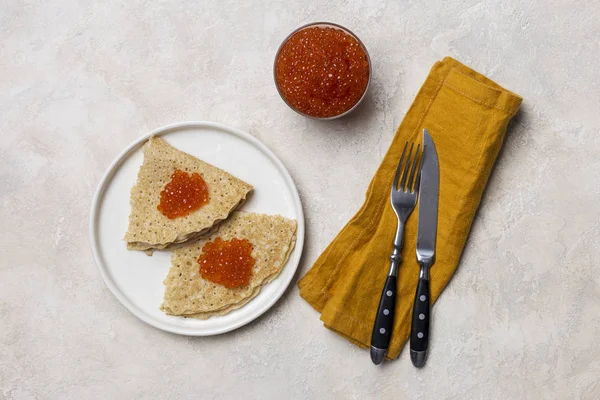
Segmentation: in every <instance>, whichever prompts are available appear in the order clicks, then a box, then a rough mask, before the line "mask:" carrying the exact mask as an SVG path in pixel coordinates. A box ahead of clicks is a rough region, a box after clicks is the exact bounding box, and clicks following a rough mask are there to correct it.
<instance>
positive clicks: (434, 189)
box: [410, 129, 440, 368]
mask: <svg viewBox="0 0 600 400" xmlns="http://www.w3.org/2000/svg"><path fill="white" fill-rule="evenodd" d="M423 146H424V149H423V163H422V169H421V183H420V188H419V230H418V232H417V261H418V262H419V265H420V267H421V272H420V273H419V283H418V285H417V293H416V294H415V302H414V306H413V315H412V325H411V332H410V359H411V361H412V363H413V365H414V366H415V367H417V368H420V367H422V366H423V365H425V359H426V358H427V347H428V344H429V318H430V315H431V310H430V304H431V303H430V298H429V296H430V293H429V268H430V267H431V266H432V265H433V263H434V262H435V238H436V234H437V218H438V198H439V190H440V168H439V161H438V155H437V151H436V149H435V144H434V143H433V139H432V138H431V136H430V135H429V132H428V131H427V129H423Z"/></svg>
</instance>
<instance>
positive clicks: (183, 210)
mask: <svg viewBox="0 0 600 400" xmlns="http://www.w3.org/2000/svg"><path fill="white" fill-rule="evenodd" d="M206 203H208V186H207V185H206V182H205V181H204V179H202V175H200V174H199V173H197V172H194V173H192V174H188V173H187V172H183V171H182V170H179V169H177V170H175V172H174V173H173V175H171V181H170V182H169V183H167V184H166V185H165V188H164V189H163V190H162V191H161V192H160V204H159V205H158V207H156V208H157V209H158V211H160V212H161V213H163V215H164V216H166V217H167V218H169V219H174V218H177V217H184V216H186V215H188V214H189V213H191V212H192V211H196V210H197V209H199V208H200V207H202V206H203V205H204V204H206Z"/></svg>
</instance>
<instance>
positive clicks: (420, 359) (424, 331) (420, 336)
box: [410, 276, 431, 368]
mask: <svg viewBox="0 0 600 400" xmlns="http://www.w3.org/2000/svg"><path fill="white" fill-rule="evenodd" d="M429 304H430V303H429V279H427V278H423V277H422V276H421V277H419V283H418V285H417V293H416V295H415V303H414V306H413V314H412V324H411V330H410V359H411V361H412V363H413V365H414V366H415V367H417V368H421V367H422V366H423V365H425V358H427V347H428V346H429V316H430V314H431V308H430V307H429Z"/></svg>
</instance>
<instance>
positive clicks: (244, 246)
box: [198, 238, 255, 288]
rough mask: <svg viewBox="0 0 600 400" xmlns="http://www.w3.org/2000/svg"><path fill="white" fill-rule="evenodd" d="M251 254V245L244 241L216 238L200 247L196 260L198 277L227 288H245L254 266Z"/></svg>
mask: <svg viewBox="0 0 600 400" xmlns="http://www.w3.org/2000/svg"><path fill="white" fill-rule="evenodd" d="M251 253H252V243H250V242H249V241H248V240H246V239H235V238H234V239H231V240H226V241H223V239H221V238H216V239H215V240H214V241H212V242H208V243H206V244H205V245H204V246H203V247H202V254H200V257H199V258H198V263H199V264H200V275H201V276H202V277H203V278H204V279H206V280H208V281H211V282H214V283H218V284H220V285H223V286H225V287H227V288H236V287H240V286H246V285H247V284H248V283H250V277H251V276H252V267H253V266H254V264H255V260H254V258H252V255H251Z"/></svg>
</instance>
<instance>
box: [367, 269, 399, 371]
mask: <svg viewBox="0 0 600 400" xmlns="http://www.w3.org/2000/svg"><path fill="white" fill-rule="evenodd" d="M396 290H397V287H396V276H395V275H389V276H388V277H387V279H386V280H385V285H384V286H383V292H381V299H380V300H379V307H378V308H377V316H376V317H375V325H373V334H372V335H371V360H372V361H373V363H374V364H380V363H381V362H382V361H383V359H384V357H385V353H387V349H388V346H389V344H390V336H391V335H392V329H393V327H394V310H395V308H396Z"/></svg>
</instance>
